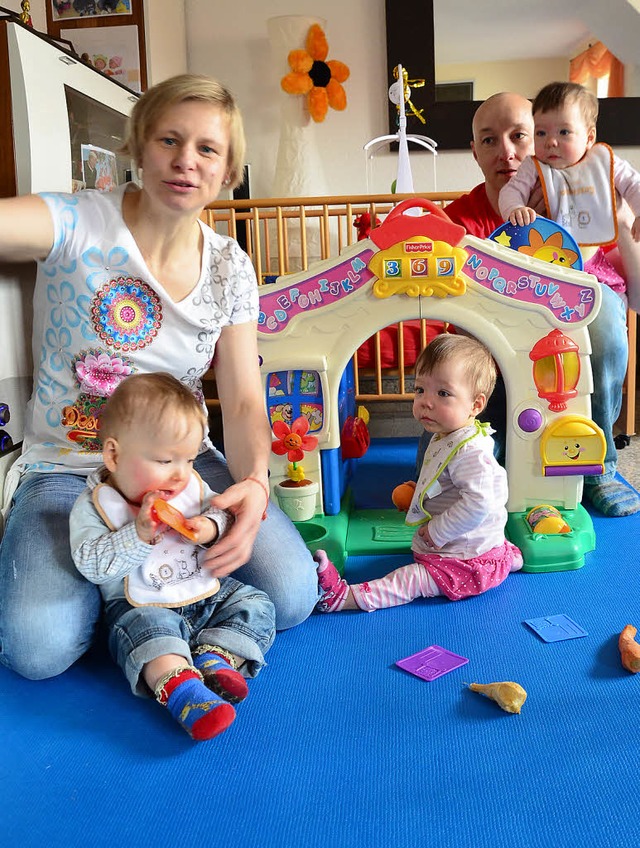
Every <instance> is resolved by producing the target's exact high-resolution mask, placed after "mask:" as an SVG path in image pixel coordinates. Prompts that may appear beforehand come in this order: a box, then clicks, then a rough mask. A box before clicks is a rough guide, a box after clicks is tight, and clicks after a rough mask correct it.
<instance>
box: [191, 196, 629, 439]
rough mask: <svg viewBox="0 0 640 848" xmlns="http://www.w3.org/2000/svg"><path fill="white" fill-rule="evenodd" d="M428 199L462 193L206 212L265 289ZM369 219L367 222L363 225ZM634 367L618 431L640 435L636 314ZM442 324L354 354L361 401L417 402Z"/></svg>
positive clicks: (392, 333)
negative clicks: (423, 356) (419, 360)
mask: <svg viewBox="0 0 640 848" xmlns="http://www.w3.org/2000/svg"><path fill="white" fill-rule="evenodd" d="M412 196H422V197H425V198H427V199H428V200H430V201H432V202H433V203H435V204H436V205H438V206H442V207H444V206H446V204H447V203H449V202H451V201H452V200H454V199H455V198H456V197H459V196H460V192H438V193H433V194H423V195H391V194H388V195H370V196H369V195H361V196H353V197H348V196H345V197H339V196H332V197H298V198H266V199H250V200H231V201H222V200H220V201H216V202H215V203H212V204H211V205H210V206H208V207H207V208H206V209H205V211H204V213H203V220H204V221H205V222H206V223H207V224H209V226H211V227H212V228H213V229H214V230H216V231H218V232H220V233H222V234H223V235H230V236H232V237H233V238H235V239H237V240H238V241H239V242H240V244H241V246H242V247H243V248H244V249H245V250H246V251H247V253H248V254H249V256H250V257H251V260H252V261H253V264H254V267H255V270H256V275H257V278H258V281H259V283H261V284H264V283H268V282H270V281H272V280H274V279H275V278H276V277H277V276H280V275H282V274H289V273H295V272H297V271H301V270H304V269H306V268H308V267H309V265H310V264H312V263H313V262H315V261H318V260H320V259H328V258H330V257H334V256H338V254H339V253H340V251H341V250H342V249H343V248H344V247H346V246H347V245H350V244H353V243H354V242H355V241H357V239H358V235H359V233H360V232H362V231H363V229H364V230H365V231H366V224H367V220H366V216H367V215H368V216H369V219H368V220H369V222H372V221H378V222H380V221H381V220H383V219H384V217H385V216H386V215H387V213H388V212H389V211H390V210H391V209H392V208H393V206H394V205H396V204H397V203H398V202H399V201H400V200H403V199H405V198H408V197H412ZM363 216H365V218H364V219H363ZM627 325H628V329H629V367H628V369H627V376H626V380H625V386H624V397H623V408H622V412H621V415H620V418H619V419H618V424H617V428H616V429H617V430H618V431H619V432H621V433H625V434H627V435H632V434H633V433H635V397H636V315H635V313H634V312H631V311H629V312H628V314H627ZM443 329H444V327H443V325H442V324H435V323H433V322H429V321H428V319H427V318H422V319H420V320H417V321H405V322H400V323H399V324H396V325H392V326H390V327H386V328H383V329H381V330H380V331H379V332H377V333H376V334H375V336H373V337H372V338H371V339H369V340H367V342H365V343H364V344H363V345H361V346H360V348H359V349H358V350H357V351H356V352H355V353H354V370H355V391H356V399H357V401H359V402H363V403H366V404H370V403H375V402H379V401H392V402H397V401H408V400H411V399H412V397H413V385H412V371H413V365H414V364H415V358H416V356H417V353H418V352H419V351H420V350H421V349H422V347H424V345H425V344H426V343H427V341H428V340H429V339H430V338H431V337H432V336H433V335H434V334H435V333H437V332H441V331H442V330H443ZM207 376H208V379H207V380H205V391H206V393H207V404H208V405H209V406H210V407H215V406H216V405H217V399H216V394H215V381H214V380H213V375H212V374H209V375H207Z"/></svg>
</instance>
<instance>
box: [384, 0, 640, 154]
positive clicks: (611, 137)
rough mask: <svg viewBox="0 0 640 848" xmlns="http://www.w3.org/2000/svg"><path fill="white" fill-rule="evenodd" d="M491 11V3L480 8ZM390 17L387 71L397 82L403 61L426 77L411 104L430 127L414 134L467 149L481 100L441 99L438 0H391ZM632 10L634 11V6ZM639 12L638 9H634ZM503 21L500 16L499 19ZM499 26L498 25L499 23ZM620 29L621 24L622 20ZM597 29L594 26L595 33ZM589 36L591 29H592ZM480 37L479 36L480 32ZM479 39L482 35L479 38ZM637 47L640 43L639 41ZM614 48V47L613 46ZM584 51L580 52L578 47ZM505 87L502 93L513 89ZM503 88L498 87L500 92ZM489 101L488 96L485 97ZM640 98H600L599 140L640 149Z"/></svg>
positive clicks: (416, 128) (414, 127) (392, 113)
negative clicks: (397, 68) (436, 35)
mask: <svg viewBox="0 0 640 848" xmlns="http://www.w3.org/2000/svg"><path fill="white" fill-rule="evenodd" d="M475 7H476V8H477V9H479V10H481V11H483V12H484V13H485V17H487V15H486V9H487V4H477V3H476V4H475ZM385 8H386V16H387V70H388V79H389V81H390V82H391V80H392V79H393V68H394V67H395V66H396V65H398V64H399V63H401V64H402V65H403V66H404V67H406V68H407V70H408V73H409V76H410V78H424V79H425V80H426V83H425V86H424V88H416V89H413V90H412V93H411V100H412V102H413V104H414V105H415V107H416V108H417V109H423V110H424V116H425V118H426V122H427V123H426V125H425V126H424V127H423V125H422V124H420V123H419V122H418V121H417V120H415V119H414V120H413V121H412V122H410V124H409V125H408V131H409V132H414V133H423V132H424V133H426V134H427V135H429V136H431V137H432V138H433V139H435V140H436V141H437V142H438V150H467V149H468V148H469V142H470V140H471V121H472V118H473V114H474V112H475V110H476V109H477V107H478V106H479V104H480V102H481V101H480V100H475V101H471V100H467V101H458V102H451V103H436V101H435V51H434V43H435V39H434V33H435V25H434V3H433V0H385ZM630 8H631V9H633V7H631V6H630ZM634 11H635V10H634ZM500 17H503V16H502V15H498V13H497V12H496V14H495V15H494V16H493V18H494V19H498V18H500ZM496 26H497V24H496ZM617 26H619V22H617ZM593 29H595V27H593V26H592V27H591V30H593ZM587 32H588V30H587ZM474 37H476V33H475V32H474ZM477 38H478V40H479V36H477ZM635 43H636V44H637V41H636V42H635ZM610 46H611V47H612V49H613V46H612V45H610ZM578 49H579V48H578ZM509 89H510V86H509V84H508V83H507V84H505V85H504V86H503V87H502V90H509ZM498 90H500V89H498V88H496V91H498ZM483 99H484V98H483ZM639 114H640V98H639V97H609V98H605V99H601V100H600V115H599V117H598V137H599V138H600V139H601V140H602V141H606V142H607V143H608V144H611V145H612V146H614V147H615V146H625V145H629V146H640V121H639V120H638V117H637V116H638V115H639ZM396 121H397V112H396V108H395V106H393V105H392V104H391V103H389V131H390V132H391V133H395V132H396V131H397V123H396Z"/></svg>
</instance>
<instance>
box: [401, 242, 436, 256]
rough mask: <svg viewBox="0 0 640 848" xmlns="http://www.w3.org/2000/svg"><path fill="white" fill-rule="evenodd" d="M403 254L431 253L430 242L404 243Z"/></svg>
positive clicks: (431, 245)
mask: <svg viewBox="0 0 640 848" xmlns="http://www.w3.org/2000/svg"><path fill="white" fill-rule="evenodd" d="M404 252H405V253H433V242H432V241H405V243H404Z"/></svg>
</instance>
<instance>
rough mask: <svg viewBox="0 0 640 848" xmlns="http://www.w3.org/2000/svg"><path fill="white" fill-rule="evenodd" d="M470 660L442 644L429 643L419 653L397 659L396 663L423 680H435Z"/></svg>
mask: <svg viewBox="0 0 640 848" xmlns="http://www.w3.org/2000/svg"><path fill="white" fill-rule="evenodd" d="M468 662H469V660H468V659H467V657H461V656H460V655H459V654H454V653H452V652H451V651H447V650H446V648H441V647H440V645H429V647H428V648H425V649H424V650H423V651H418V653H417V654H412V655H411V656H410V657H405V659H403V660H397V661H396V665H397V666H400V668H402V669H404V670H405V671H408V672H409V673H410V674H415V675H416V677H421V678H422V679H423V680H435V679H436V678H437V677H441V676H442V675H443V674H448V672H450V671H453V670H454V669H455V668H459V667H460V666H461V665H466V663H468Z"/></svg>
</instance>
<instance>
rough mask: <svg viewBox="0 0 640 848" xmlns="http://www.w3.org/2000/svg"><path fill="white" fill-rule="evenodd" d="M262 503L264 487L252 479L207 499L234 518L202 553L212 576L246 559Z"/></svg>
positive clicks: (263, 502)
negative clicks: (218, 539)
mask: <svg viewBox="0 0 640 848" xmlns="http://www.w3.org/2000/svg"><path fill="white" fill-rule="evenodd" d="M265 486H266V484H265ZM266 504H267V502H266V494H265V490H264V489H263V488H262V486H261V485H259V484H258V483H257V482H256V480H242V481H241V482H240V483H235V484H234V485H233V486H230V487H229V488H228V489H227V490H226V491H225V492H223V493H222V494H221V495H216V496H215V497H214V498H212V499H211V505H212V506H214V507H216V508H217V509H226V510H228V511H229V512H231V513H232V514H233V516H234V518H235V520H234V522H233V524H232V525H231V527H230V528H229V530H227V532H226V533H225V534H224V536H223V537H222V538H221V539H220V541H219V542H216V544H215V545H214V546H213V547H212V548H209V549H208V550H206V551H204V552H203V556H202V564H203V565H204V566H205V567H206V568H208V569H209V570H210V571H211V573H212V574H214V575H215V576H216V577H226V576H227V575H228V574H231V572H232V571H235V570H236V568H240V566H241V565H244V564H245V563H246V562H247V561H248V560H249V558H250V556H251V551H252V550H253V543H254V541H255V538H256V536H257V535H258V530H259V529H260V523H261V521H262V516H263V514H264V511H265V508H266Z"/></svg>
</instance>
